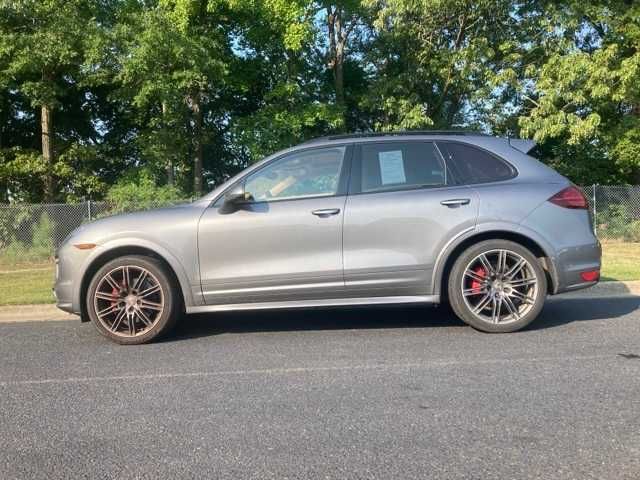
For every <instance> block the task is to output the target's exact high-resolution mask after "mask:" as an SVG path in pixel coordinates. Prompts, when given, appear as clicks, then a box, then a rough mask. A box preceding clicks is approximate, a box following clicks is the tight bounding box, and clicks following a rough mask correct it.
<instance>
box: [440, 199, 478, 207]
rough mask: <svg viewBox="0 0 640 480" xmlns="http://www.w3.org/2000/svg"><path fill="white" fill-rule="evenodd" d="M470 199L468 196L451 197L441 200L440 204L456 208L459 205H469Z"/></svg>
mask: <svg viewBox="0 0 640 480" xmlns="http://www.w3.org/2000/svg"><path fill="white" fill-rule="evenodd" d="M469 203H471V200H469V199H468V198H452V199H451V200H442V201H441V202H440V205H444V206H445V207H449V208H458V207H459V206H460V205H469Z"/></svg>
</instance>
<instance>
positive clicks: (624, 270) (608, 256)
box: [601, 242, 640, 281]
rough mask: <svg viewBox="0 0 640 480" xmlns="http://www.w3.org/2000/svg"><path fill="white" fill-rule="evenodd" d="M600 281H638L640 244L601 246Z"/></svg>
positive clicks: (616, 243) (605, 244)
mask: <svg viewBox="0 0 640 480" xmlns="http://www.w3.org/2000/svg"><path fill="white" fill-rule="evenodd" d="M601 275H602V280H603V281H610V280H640V243H618V242H607V243H603V244H602V272H601Z"/></svg>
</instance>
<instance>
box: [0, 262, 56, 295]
mask: <svg viewBox="0 0 640 480" xmlns="http://www.w3.org/2000/svg"><path fill="white" fill-rule="evenodd" d="M53 278H54V273H53V267H52V266H51V264H48V265H42V264H39V265H20V266H12V267H7V266H1V267H0V305H24V304H32V303H53V302H54V301H55V300H54V297H53V294H52V293H51V287H52V286H53Z"/></svg>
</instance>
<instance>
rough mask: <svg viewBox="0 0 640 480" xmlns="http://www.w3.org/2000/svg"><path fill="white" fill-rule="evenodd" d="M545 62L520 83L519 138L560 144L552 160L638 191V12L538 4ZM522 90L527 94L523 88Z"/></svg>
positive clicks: (611, 4) (608, 5) (606, 5)
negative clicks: (596, 170) (598, 169)
mask: <svg viewBox="0 0 640 480" xmlns="http://www.w3.org/2000/svg"><path fill="white" fill-rule="evenodd" d="M544 7H545V10H546V13H547V15H548V19H549V20H548V22H549V28H548V29H547V31H548V32H550V33H548V38H547V39H546V42H545V43H546V44H547V45H548V47H549V48H548V52H549V53H548V54H547V55H546V56H545V58H543V59H542V60H541V61H539V62H538V64H537V65H535V66H534V65H532V66H530V67H529V68H528V69H527V70H526V72H525V78H524V79H523V80H521V82H520V85H521V86H522V87H521V90H522V91H525V92H526V108H525V110H524V111H523V112H522V115H521V117H520V123H519V124H520V127H521V128H522V133H523V134H524V135H526V136H530V137H533V138H534V139H536V140H537V141H538V142H541V143H543V144H545V145H548V144H554V145H558V144H565V145H567V147H566V148H563V149H560V150H556V151H555V152H554V153H555V155H553V156H552V157H551V159H552V160H554V161H555V162H556V163H558V162H560V159H563V157H564V159H565V161H566V160H567V159H568V158H572V157H571V156H570V153H571V151H572V150H575V149H580V150H582V151H583V155H580V156H577V157H573V158H574V160H575V161H576V162H578V164H579V165H584V167H583V168H582V171H584V172H585V174H581V175H579V176H574V178H575V179H576V180H577V181H581V180H583V179H585V180H586V178H587V177H590V178H591V179H593V176H592V175H590V174H589V173H590V172H592V171H593V170H592V167H593V165H594V164H595V162H596V160H594V158H595V159H598V160H599V162H598V163H602V161H603V160H604V161H605V163H606V167H607V168H606V170H605V172H606V173H605V174H604V175H601V176H599V181H600V182H611V181H615V182H619V181H627V182H633V183H640V4H639V3H638V2H629V1H595V2H576V1H569V2H563V4H562V5H561V6H556V5H554V4H553V3H551V4H548V2H545V4H544ZM526 86H528V88H525V87H526Z"/></svg>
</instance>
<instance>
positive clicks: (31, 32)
mask: <svg viewBox="0 0 640 480" xmlns="http://www.w3.org/2000/svg"><path fill="white" fill-rule="evenodd" d="M95 11H96V9H95V7H94V5H93V4H92V2H91V1H90V0H69V1H67V0H64V1H62V0H20V1H15V2H11V3H7V2H5V3H3V4H2V6H1V9H0V55H1V57H0V65H1V66H2V67H1V71H0V84H2V85H4V86H5V88H8V89H9V90H10V91H13V92H20V93H21V94H22V95H24V96H25V97H26V98H27V99H28V100H29V101H30V104H31V107H33V108H37V109H38V110H39V112H38V115H39V121H38V123H39V125H40V138H41V140H40V146H41V152H42V160H43V163H44V166H43V169H42V174H43V178H44V198H45V200H46V201H52V200H53V199H54V197H55V195H56V191H55V188H56V185H55V169H56V156H57V153H58V149H57V146H56V129H55V123H56V121H55V118H56V117H55V112H56V110H58V109H59V108H60V107H61V106H62V104H61V101H60V100H61V97H62V96H63V95H64V94H65V92H68V91H72V90H75V89H76V87H77V85H78V83H79V82H80V81H81V74H82V72H81V68H80V67H81V65H82V63H83V56H84V51H85V47H86V40H87V38H88V35H90V34H91V31H92V29H93V23H94V18H93V17H94V14H95Z"/></svg>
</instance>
